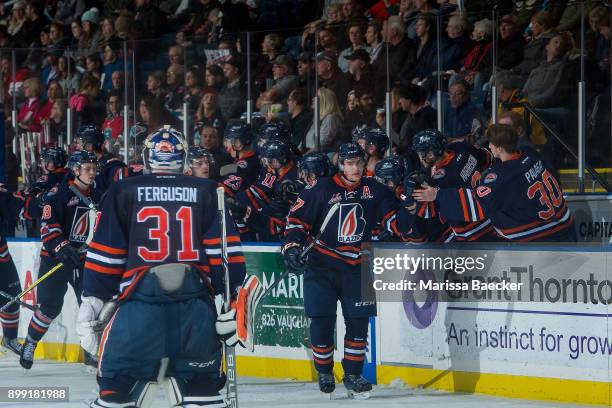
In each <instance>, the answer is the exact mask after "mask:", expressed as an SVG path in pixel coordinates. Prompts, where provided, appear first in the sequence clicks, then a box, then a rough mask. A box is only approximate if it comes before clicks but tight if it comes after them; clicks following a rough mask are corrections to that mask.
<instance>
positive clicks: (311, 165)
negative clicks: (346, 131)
mask: <svg viewBox="0 0 612 408" xmlns="http://www.w3.org/2000/svg"><path fill="white" fill-rule="evenodd" d="M298 173H299V174H300V177H308V176H310V175H313V176H315V177H316V178H319V177H329V176H331V175H332V173H333V165H332V162H331V160H329V157H328V156H327V155H326V154H323V153H319V152H312V153H308V154H306V155H304V157H302V158H301V159H300V161H299V162H298Z"/></svg>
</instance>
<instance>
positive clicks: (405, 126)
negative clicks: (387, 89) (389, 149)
mask: <svg viewBox="0 0 612 408" xmlns="http://www.w3.org/2000/svg"><path fill="white" fill-rule="evenodd" d="M397 95H398V102H399V105H400V107H401V109H402V110H403V111H404V112H406V114H407V115H406V118H405V120H404V122H403V123H402V126H401V128H400V131H399V144H398V153H399V154H404V153H407V152H408V151H409V150H410V149H411V147H412V137H413V136H414V135H416V134H417V133H419V132H420V131H421V130H425V129H435V128H436V127H437V123H438V115H437V113H436V111H435V109H433V108H432V107H431V105H430V104H429V102H428V101H427V92H426V91H425V89H424V88H423V87H421V86H418V85H415V84H408V85H406V86H401V87H399V88H398V90H397Z"/></svg>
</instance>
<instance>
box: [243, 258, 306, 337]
mask: <svg viewBox="0 0 612 408" xmlns="http://www.w3.org/2000/svg"><path fill="white" fill-rule="evenodd" d="M243 250H244V255H245V260H246V266H247V273H249V274H253V275H257V277H258V278H259V279H260V280H261V283H262V284H263V286H264V288H268V287H269V286H270V285H272V284H273V283H274V282H276V280H277V279H278V278H279V277H280V275H281V274H282V273H283V272H284V270H285V266H284V264H283V257H282V256H281V254H280V253H278V252H259V251H258V252H255V251H253V250H250V249H249V247H248V246H245V247H244V248H243ZM308 325H309V322H308V319H307V318H306V317H305V316H304V276H303V275H300V276H290V277H286V278H285V279H283V281H282V282H280V283H279V284H278V286H277V287H276V288H275V289H274V290H273V291H272V292H271V293H270V294H269V295H268V296H266V297H265V298H263V299H262V300H261V301H260V303H259V306H258V308H257V312H256V313H255V344H256V345H260V346H282V347H303V346H306V347H309V344H310V343H309V340H308V339H309V336H308Z"/></svg>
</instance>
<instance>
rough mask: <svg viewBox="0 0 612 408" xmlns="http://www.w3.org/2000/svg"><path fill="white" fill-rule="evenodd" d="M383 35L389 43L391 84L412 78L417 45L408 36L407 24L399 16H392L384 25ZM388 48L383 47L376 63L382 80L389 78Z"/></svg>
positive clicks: (376, 70) (377, 75) (376, 69)
mask: <svg viewBox="0 0 612 408" xmlns="http://www.w3.org/2000/svg"><path fill="white" fill-rule="evenodd" d="M383 37H384V40H385V42H387V43H389V75H390V77H391V78H390V83H391V85H393V84H396V83H399V82H401V81H407V80H409V79H410V73H411V72H412V71H413V69H414V65H415V63H416V47H415V45H414V43H413V42H412V40H409V39H408V38H406V24H405V23H404V22H403V21H402V19H401V17H399V16H391V17H389V19H388V20H387V21H385V23H384V26H383ZM385 52H386V49H385V48H384V47H383V50H382V51H381V55H380V57H379V58H378V59H377V60H376V63H375V64H374V67H375V68H374V69H375V72H376V77H377V78H378V79H380V80H381V81H385V82H383V83H386V78H387V65H386V58H385V57H386V56H385Z"/></svg>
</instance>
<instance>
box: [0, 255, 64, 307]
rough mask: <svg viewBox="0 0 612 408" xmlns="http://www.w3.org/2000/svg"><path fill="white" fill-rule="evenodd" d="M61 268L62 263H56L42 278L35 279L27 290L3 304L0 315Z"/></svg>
mask: <svg viewBox="0 0 612 408" xmlns="http://www.w3.org/2000/svg"><path fill="white" fill-rule="evenodd" d="M62 266H64V264H63V263H61V262H60V263H58V264H57V265H55V266H54V267H53V268H51V269H49V271H48V272H47V273H45V274H44V275H43V276H41V277H40V278H38V279H36V280H35V281H34V282H33V283H32V284H31V285H30V286H29V287H28V288H26V289H24V290H23V291H22V292H21V293H20V294H18V295H17V296H15V297H14V298H11V300H9V301H8V303H7V304H5V305H4V306H2V307H1V308H0V313H2V312H4V311H5V310H6V309H8V308H9V306H10V305H12V304H13V303H15V302H19V301H20V300H21V298H22V297H24V296H25V295H26V294H27V293H28V292H30V291H31V290H32V289H34V288H35V287H36V286H38V284H39V283H40V282H42V281H44V280H45V279H47V278H48V277H49V276H51V275H52V274H53V273H55V272H57V271H58V270H59V269H60V268H61V267H62Z"/></svg>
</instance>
